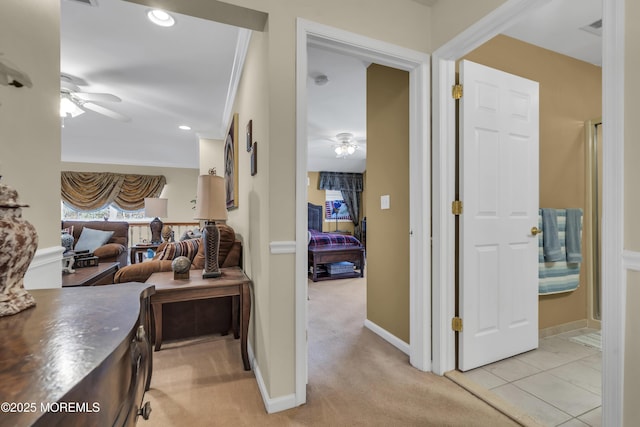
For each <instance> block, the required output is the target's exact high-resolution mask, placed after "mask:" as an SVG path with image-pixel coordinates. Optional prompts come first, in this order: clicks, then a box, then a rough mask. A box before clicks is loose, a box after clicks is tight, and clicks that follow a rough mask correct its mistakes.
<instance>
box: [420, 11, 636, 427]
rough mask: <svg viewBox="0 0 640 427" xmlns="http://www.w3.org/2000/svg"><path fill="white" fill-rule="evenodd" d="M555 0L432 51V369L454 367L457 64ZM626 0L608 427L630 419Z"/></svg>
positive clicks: (606, 90) (497, 18)
mask: <svg viewBox="0 0 640 427" xmlns="http://www.w3.org/2000/svg"><path fill="white" fill-rule="evenodd" d="M547 1H548V0H535V1H533V0H508V1H506V2H505V3H504V4H503V5H502V6H500V7H498V8H497V9H495V10H494V11H493V12H492V13H490V14H488V15H487V16H486V17H484V18H483V19H481V20H479V21H478V22H476V23H475V24H474V25H472V26H470V27H469V28H467V29H466V30H465V31H463V32H462V33H460V34H459V35H458V36H456V37H455V38H453V39H452V40H450V41H449V42H448V43H446V44H445V45H443V46H442V47H440V48H439V49H437V50H436V51H435V52H434V53H433V55H432V64H433V66H432V75H433V85H432V91H433V117H432V122H433V141H432V144H433V185H434V186H433V211H432V219H433V268H432V270H433V279H432V280H433V288H432V295H433V324H432V328H433V336H432V340H433V349H434V352H433V361H432V370H433V372H434V373H437V374H440V375H442V374H444V373H445V372H447V371H450V370H453V369H455V337H454V333H453V331H452V330H451V328H450V322H451V318H452V317H453V316H454V314H455V311H454V308H455V305H454V304H455V301H454V292H455V288H454V281H453V278H454V260H455V253H454V239H455V227H454V226H455V224H454V220H453V215H451V213H450V206H451V201H452V200H454V196H455V191H454V183H455V151H454V148H455V147H454V144H452V143H451V141H454V140H455V108H454V107H455V105H454V103H453V102H451V98H450V96H451V87H452V85H453V84H455V61H456V60H457V59H460V58H462V57H463V56H464V55H466V54H467V53H469V52H470V51H471V50H473V49H475V48H476V47H478V46H480V45H481V44H483V43H485V42H486V41H488V40H489V39H491V38H492V37H494V36H496V35H498V34H500V33H501V32H502V31H503V30H505V29H506V28H508V27H509V26H510V25H511V24H512V23H513V22H515V19H517V18H518V17H521V16H524V15H525V14H526V13H527V12H529V11H531V10H534V9H536V8H538V7H540V6H541V5H543V4H545V3H546V2H547ZM624 4H625V1H624V0H607V1H604V2H603V18H602V19H603V22H606V23H608V24H607V25H605V26H604V28H603V37H602V39H603V61H602V67H603V109H602V110H603V122H604V123H606V124H607V125H606V126H604V132H603V139H604V140H606V141H607V144H605V147H604V150H603V158H604V165H603V176H604V179H603V181H604V186H603V206H604V208H603V210H604V212H603V218H604V219H603V223H602V235H603V239H602V253H603V257H602V273H601V274H602V281H603V300H602V312H603V313H602V318H603V321H602V325H603V329H602V331H603V349H602V355H603V371H602V376H603V390H602V391H603V393H602V409H603V416H602V420H603V425H622V424H623V412H624V411H623V402H624V353H625V351H624V344H625V343H624V336H625V316H626V313H625V308H626V301H625V295H626V283H627V279H626V270H625V268H624V264H623V248H624V244H623V219H624V218H623V213H624V204H623V202H624V196H623V191H624V168H623V165H624V51H625V49H624V37H625V26H624V23H625V13H624V12H625V9H624Z"/></svg>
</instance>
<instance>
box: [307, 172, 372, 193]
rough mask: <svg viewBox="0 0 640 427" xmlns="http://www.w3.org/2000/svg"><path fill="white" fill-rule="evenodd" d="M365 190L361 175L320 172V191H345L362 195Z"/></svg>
mask: <svg viewBox="0 0 640 427" xmlns="http://www.w3.org/2000/svg"><path fill="white" fill-rule="evenodd" d="M363 188H364V186H363V184H362V174H361V173H348V172H320V180H319V182H318V189H320V190H338V191H343V190H345V191H357V192H360V193H361V192H362V189H363Z"/></svg>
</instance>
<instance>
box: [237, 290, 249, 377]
mask: <svg viewBox="0 0 640 427" xmlns="http://www.w3.org/2000/svg"><path fill="white" fill-rule="evenodd" d="M240 304H241V307H242V309H241V310H240V326H241V331H240V350H241V352H242V362H243V363H244V370H245V371H250V370H251V364H250V363H249V354H248V352H247V337H248V335H249V316H250V315H251V293H250V291H249V284H248V283H243V284H242V289H241V293H240Z"/></svg>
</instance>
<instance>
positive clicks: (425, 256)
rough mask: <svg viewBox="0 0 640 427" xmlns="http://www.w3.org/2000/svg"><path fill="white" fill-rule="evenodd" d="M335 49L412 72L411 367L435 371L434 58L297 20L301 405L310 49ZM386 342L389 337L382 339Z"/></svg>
mask: <svg viewBox="0 0 640 427" xmlns="http://www.w3.org/2000/svg"><path fill="white" fill-rule="evenodd" d="M310 42H311V43H314V44H319V45H323V46H325V47H330V48H332V49H333V50H336V51H339V52H343V53H348V54H350V55H353V56H356V57H359V58H361V59H362V60H365V61H367V62H376V63H378V64H381V65H385V66H388V67H391V68H396V69H400V70H405V71H408V72H409V87H410V90H409V99H410V101H409V105H410V107H409V116H410V118H409V128H410V131H409V153H410V156H409V158H410V164H409V171H410V176H411V177H412V180H411V184H410V188H409V197H410V213H409V216H410V218H409V223H410V230H406V232H407V233H408V234H409V235H410V239H409V246H410V256H409V258H410V260H409V262H410V272H409V276H410V292H409V294H410V348H409V357H410V363H411V364H412V365H413V366H415V367H417V368H418V369H421V370H430V367H431V363H430V362H431V357H430V351H429V349H430V347H431V342H430V340H429V333H428V331H429V329H430V317H431V316H430V311H429V307H431V300H430V292H429V288H428V285H427V283H428V278H429V277H430V265H429V262H428V260H429V259H430V256H431V253H430V245H429V241H428V240H429V239H428V232H429V227H428V224H427V225H425V224H424V220H423V218H424V217H425V215H427V214H428V212H429V208H430V202H429V201H430V174H429V168H428V165H429V164H430V158H429V155H430V152H429V149H428V147H429V143H428V137H429V133H430V132H429V123H428V122H425V121H424V120H423V118H424V117H428V116H429V108H428V107H429V93H428V88H429V82H428V67H429V57H428V56H427V55H426V54H423V53H420V52H415V51H412V50H409V49H405V48H400V47H396V46H393V45H390V44H388V43H383V42H379V41H377V40H373V39H370V38H367V37H363V36H360V35H357V34H353V33H349V32H346V31H342V30H338V29H335V28H331V27H327V26H324V25H321V24H317V23H313V22H310V21H306V20H303V19H298V37H297V55H296V61H297V62H296V91H297V100H296V101H297V105H298V109H297V111H298V114H297V119H296V120H297V122H296V137H297V141H298V143H297V150H296V163H297V166H296V218H297V220H296V296H295V298H296V299H295V306H296V328H295V336H296V396H295V400H296V404H297V405H300V404H302V403H304V402H305V401H306V384H307V366H308V355H307V338H306V335H307V305H306V304H307V246H306V242H307V234H308V231H307V185H306V184H307V112H306V106H307V93H306V84H307V79H308V69H307V68H308V67H307V58H308V56H307V55H308V53H307V46H308V44H309V43H310ZM383 338H386V337H383Z"/></svg>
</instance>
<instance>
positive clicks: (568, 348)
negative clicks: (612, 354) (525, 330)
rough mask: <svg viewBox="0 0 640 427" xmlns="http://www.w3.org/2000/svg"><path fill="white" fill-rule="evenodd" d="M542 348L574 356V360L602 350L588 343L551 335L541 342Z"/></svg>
mask: <svg viewBox="0 0 640 427" xmlns="http://www.w3.org/2000/svg"><path fill="white" fill-rule="evenodd" d="M540 348H541V349H543V350H547V351H551V352H553V353H556V354H560V355H564V356H567V357H570V358H572V360H577V359H582V358H583V357H587V356H590V355H592V354H596V353H599V352H600V350H599V349H597V348H594V347H589V346H587V345H582V344H579V343H575V342H573V341H569V340H568V339H565V338H560V337H549V338H546V339H544V340H542V341H541V342H540Z"/></svg>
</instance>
